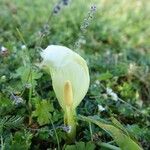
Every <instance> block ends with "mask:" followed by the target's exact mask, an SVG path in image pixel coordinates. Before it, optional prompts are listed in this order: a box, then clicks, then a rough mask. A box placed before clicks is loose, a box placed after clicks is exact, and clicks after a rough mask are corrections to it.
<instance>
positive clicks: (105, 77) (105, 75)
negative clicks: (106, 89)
mask: <svg viewBox="0 0 150 150" xmlns="http://www.w3.org/2000/svg"><path fill="white" fill-rule="evenodd" d="M112 77H113V75H112V74H111V73H110V72H108V71H107V72H105V73H102V74H101V75H100V77H99V78H98V79H99V80H101V81H105V80H108V79H111V78H112Z"/></svg>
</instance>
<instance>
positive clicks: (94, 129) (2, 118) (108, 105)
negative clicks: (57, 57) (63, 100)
mask: <svg viewBox="0 0 150 150" xmlns="http://www.w3.org/2000/svg"><path fill="white" fill-rule="evenodd" d="M149 6H150V2H149V1H148V0H138V1H137V0H129V1H127V0H111V1H108V0H89V1H86V0H82V1H81V0H76V1H73V0H72V1H71V0H58V1H57V0H55V1H54V0H51V1H49V0H36V1H31V0H22V1H18V0H0V16H1V17H0V25H1V28H0V35H1V36H0V139H1V140H0V149H1V150H28V149H35V150H41V149H42V150H43V149H44V150H45V149H58V150H59V149H64V150H78V149H83V150H84V149H86V150H94V149H101V150H119V149H123V150H127V149H129V150H138V149H144V150H148V149H149V148H150V144H149V143H150V103H149V101H150V52H149V48H150V27H149V20H150V15H149V14H150V9H149ZM48 45H63V46H66V47H68V48H70V49H72V50H74V51H75V52H76V53H78V54H80V55H81V56H82V57H83V58H84V59H85V60H86V62H87V64H88V68H89V74H90V87H89V90H88V93H87V94H86V96H85V97H84V99H83V100H82V102H81V103H80V104H79V106H78V107H77V108H76V109H77V110H76V111H77V117H76V120H77V122H78V124H77V131H76V138H75V140H74V141H73V142H72V143H71V144H70V143H68V142H67V133H68V132H69V131H70V128H69V126H67V125H64V120H63V117H64V116H63V113H64V112H63V110H62V108H61V107H60V106H59V104H58V101H57V98H56V95H55V93H54V90H53V87H52V80H51V77H50V76H49V74H48V73H46V72H45V71H43V70H42V69H40V68H39V64H40V62H41V59H42V58H41V56H40V52H41V51H42V49H45V48H46V47H47V46H48ZM81 84H82V80H81Z"/></svg>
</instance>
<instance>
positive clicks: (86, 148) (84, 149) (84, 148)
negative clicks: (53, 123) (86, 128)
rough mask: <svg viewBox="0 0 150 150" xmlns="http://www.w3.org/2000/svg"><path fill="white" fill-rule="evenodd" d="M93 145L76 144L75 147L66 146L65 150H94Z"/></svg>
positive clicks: (89, 143) (90, 143)
mask: <svg viewBox="0 0 150 150" xmlns="http://www.w3.org/2000/svg"><path fill="white" fill-rule="evenodd" d="M95 147H96V146H95V144H94V143H92V142H87V143H84V142H77V143H76V144H75V145H67V146H66V148H65V150H94V149H95Z"/></svg>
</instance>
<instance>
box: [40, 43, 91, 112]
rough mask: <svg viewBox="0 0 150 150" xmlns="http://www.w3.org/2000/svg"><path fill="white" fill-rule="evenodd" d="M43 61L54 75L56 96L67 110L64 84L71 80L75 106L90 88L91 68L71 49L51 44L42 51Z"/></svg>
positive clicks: (43, 65) (43, 64)
mask: <svg viewBox="0 0 150 150" xmlns="http://www.w3.org/2000/svg"><path fill="white" fill-rule="evenodd" d="M41 57H42V58H43V61H42V63H41V65H42V67H44V68H45V69H46V70H47V71H48V72H49V73H50V74H51V77H52V84H53V89H54V91H55V94H56V97H57V99H58V101H59V103H60V105H61V107H62V108H63V109H64V110H65V102H64V85H65V83H66V82H67V81H70V82H71V86H72V91H73V106H72V107H73V108H74V109H75V108H76V107H77V106H78V105H79V103H80V102H81V101H82V99H83V98H84V96H85V95H86V93H87V90H88V88H89V82H90V78H89V70H88V67H87V64H86V61H85V60H84V59H83V58H82V57H81V56H80V55H78V54H77V53H75V52H73V51H72V50H71V49H69V48H67V47H64V46H58V45H50V46H48V47H47V48H46V49H45V50H43V51H42V52H41Z"/></svg>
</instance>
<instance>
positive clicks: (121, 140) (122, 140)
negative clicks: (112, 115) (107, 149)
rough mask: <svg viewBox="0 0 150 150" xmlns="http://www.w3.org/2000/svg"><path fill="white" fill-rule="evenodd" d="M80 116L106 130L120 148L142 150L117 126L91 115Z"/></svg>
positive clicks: (123, 149)
mask: <svg viewBox="0 0 150 150" xmlns="http://www.w3.org/2000/svg"><path fill="white" fill-rule="evenodd" d="M80 118H81V119H82V120H85V121H88V122H89V121H90V122H92V123H94V124H96V125H98V126H99V127H100V128H102V129H103V130H105V131H106V132H108V133H109V134H110V135H111V136H112V138H113V139H114V140H115V142H116V143H117V144H118V146H119V147H120V148H121V149H122V150H142V148H141V147H140V146H139V145H138V144H137V143H135V142H134V141H133V140H132V139H131V138H130V136H128V135H126V134H124V132H123V131H122V130H120V129H119V128H117V127H115V126H113V125H111V124H107V123H103V122H100V121H97V120H95V119H93V118H91V117H84V116H80Z"/></svg>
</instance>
